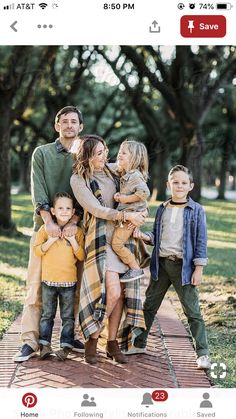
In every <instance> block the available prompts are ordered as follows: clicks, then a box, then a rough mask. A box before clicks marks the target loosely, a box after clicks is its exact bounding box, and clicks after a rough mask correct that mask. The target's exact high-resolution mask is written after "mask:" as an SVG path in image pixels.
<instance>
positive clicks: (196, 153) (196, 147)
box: [187, 129, 203, 202]
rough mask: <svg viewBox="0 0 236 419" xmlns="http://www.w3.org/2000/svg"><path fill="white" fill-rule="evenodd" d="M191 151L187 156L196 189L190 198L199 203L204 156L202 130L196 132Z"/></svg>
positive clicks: (190, 147) (190, 146)
mask: <svg viewBox="0 0 236 419" xmlns="http://www.w3.org/2000/svg"><path fill="white" fill-rule="evenodd" d="M189 144H190V145H189V150H188V155H187V167H188V169H190V170H191V172H192V174H193V183H194V188H193V190H192V191H191V192H190V196H191V197H192V198H193V199H194V201H197V202H199V201H200V199H201V186H202V156H203V136H202V132H201V130H200V129H198V131H195V133H194V135H193V137H192V140H191V141H190V142H189Z"/></svg>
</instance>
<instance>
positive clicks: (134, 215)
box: [125, 212, 145, 229]
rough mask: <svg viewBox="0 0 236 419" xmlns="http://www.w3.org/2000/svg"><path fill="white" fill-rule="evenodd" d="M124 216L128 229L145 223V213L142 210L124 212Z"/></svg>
mask: <svg viewBox="0 0 236 419" xmlns="http://www.w3.org/2000/svg"><path fill="white" fill-rule="evenodd" d="M125 218H126V220H127V221H129V224H128V229H133V228H135V227H140V226H141V225H142V224H144V223H145V215H144V213H142V212H126V213H125Z"/></svg>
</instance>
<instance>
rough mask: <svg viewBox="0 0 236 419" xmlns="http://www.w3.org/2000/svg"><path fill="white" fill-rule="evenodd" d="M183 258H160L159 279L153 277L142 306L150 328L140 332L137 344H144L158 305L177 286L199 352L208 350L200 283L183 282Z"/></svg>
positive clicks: (201, 353)
mask: <svg viewBox="0 0 236 419" xmlns="http://www.w3.org/2000/svg"><path fill="white" fill-rule="evenodd" d="M181 271H182V262H181V261H180V262H173V261H171V260H169V259H166V258H160V259H159V275H158V280H157V281H154V280H153V279H152V278H151V280H150V283H149V286H148V288H147V291H146V299H145V302H144V306H143V311H144V318H145V323H146V327H147V329H146V330H145V331H144V332H142V333H141V335H139V336H138V337H137V338H136V339H135V341H134V345H135V346H137V347H139V348H145V346H146V344H147V336H148V333H149V331H150V329H151V326H152V323H153V321H154V318H155V315H156V313H157V310H158V309H159V307H160V305H161V303H162V301H163V299H164V296H165V294H166V292H167V290H168V289H169V287H170V286H171V284H172V285H173V286H174V288H175V291H176V292H177V294H178V297H179V300H180V302H181V305H182V308H183V311H184V314H185V315H186V317H187V320H188V324H189V327H190V330H191V333H192V336H193V338H194V340H195V344H196V352H197V355H198V356H202V355H207V354H208V343H207V337H206V329H205V323H204V320H203V318H202V315H201V310H200V307H199V298H198V290H197V287H195V286H193V285H184V286H182V283H181Z"/></svg>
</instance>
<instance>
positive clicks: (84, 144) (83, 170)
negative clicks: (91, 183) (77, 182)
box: [73, 134, 108, 177]
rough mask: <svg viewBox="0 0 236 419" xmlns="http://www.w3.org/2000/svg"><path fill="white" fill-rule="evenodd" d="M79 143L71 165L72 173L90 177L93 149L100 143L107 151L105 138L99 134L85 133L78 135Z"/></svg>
mask: <svg viewBox="0 0 236 419" xmlns="http://www.w3.org/2000/svg"><path fill="white" fill-rule="evenodd" d="M80 140H81V141H80V145H79V148H78V151H77V153H76V154H75V163H74V165H73V173H75V174H78V175H79V176H88V177H91V176H92V174H93V167H92V165H91V160H92V159H93V157H94V154H95V149H96V147H97V145H98V144H99V143H102V144H103V146H104V149H105V151H106V152H107V153H108V148H107V146H106V143H105V140H104V139H103V138H102V137H100V136H99V135H94V134H86V135H82V136H81V137H80Z"/></svg>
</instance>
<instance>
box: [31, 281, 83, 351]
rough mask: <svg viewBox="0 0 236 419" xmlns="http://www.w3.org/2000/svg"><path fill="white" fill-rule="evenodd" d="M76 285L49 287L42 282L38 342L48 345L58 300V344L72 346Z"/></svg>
mask: <svg viewBox="0 0 236 419" xmlns="http://www.w3.org/2000/svg"><path fill="white" fill-rule="evenodd" d="M75 290H76V285H73V286H72V287H60V286H59V287H51V286H49V285H46V284H45V283H44V282H43V283H42V303H43V307H42V316H41V319H40V325H39V343H41V344H43V345H50V344H51V339H52V329H53V325H54V319H55V316H56V311H57V304H58V300H59V306H60V317H61V321H62V329H61V336H60V346H61V347H62V348H63V347H65V346H67V347H69V348H72V347H73V343H74V322H75V318H74V299H75Z"/></svg>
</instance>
